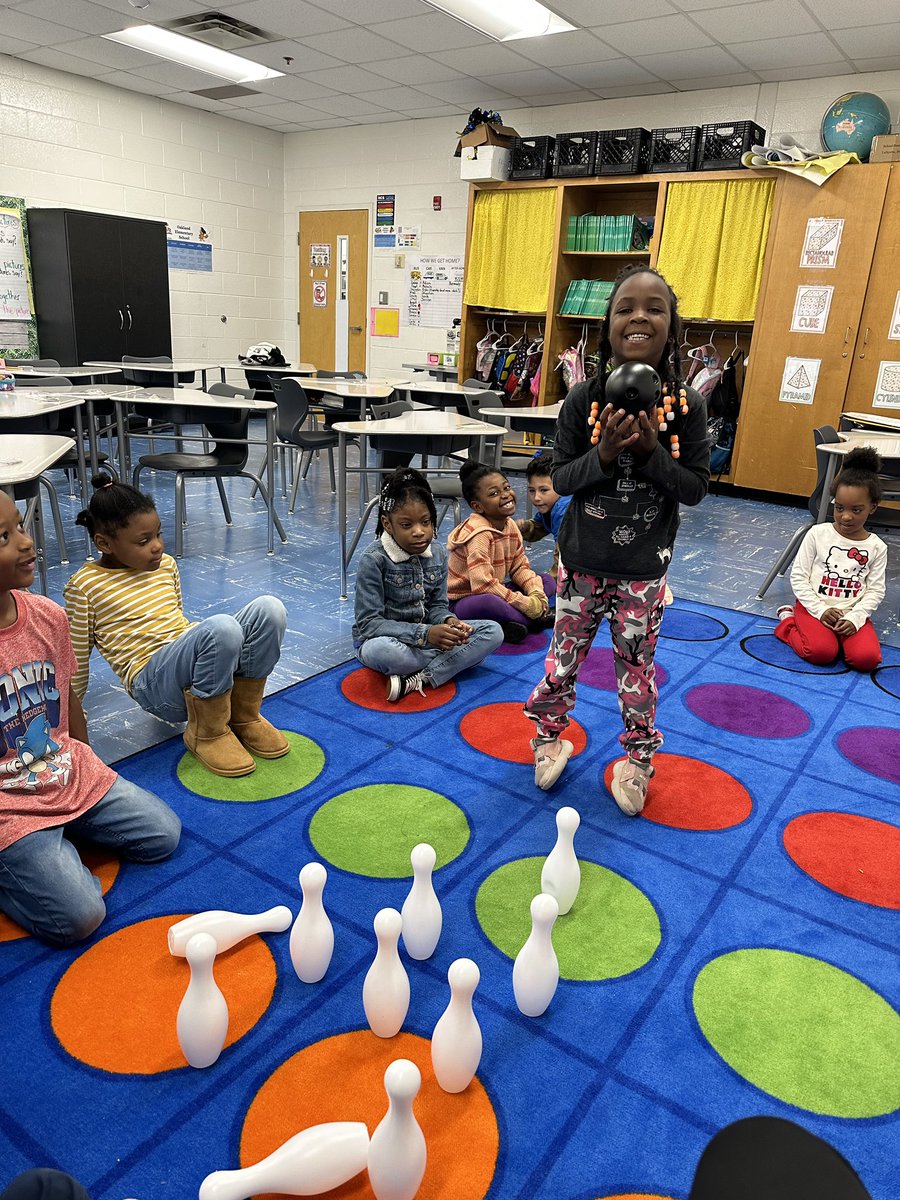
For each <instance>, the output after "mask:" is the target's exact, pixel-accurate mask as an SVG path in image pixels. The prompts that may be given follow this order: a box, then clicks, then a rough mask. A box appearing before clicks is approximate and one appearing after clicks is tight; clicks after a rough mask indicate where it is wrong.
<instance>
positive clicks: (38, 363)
mask: <svg viewBox="0 0 900 1200" xmlns="http://www.w3.org/2000/svg"><path fill="white" fill-rule="evenodd" d="M6 365H7V366H9V367H58V366H59V363H58V362H57V360H56V359H55V358H14V359H11V360H10V361H9V362H8V363H7V364H6ZM22 378H23V379H25V378H27V376H23V377H22ZM67 382H68V381H67ZM16 386H18V384H17V385H16Z"/></svg>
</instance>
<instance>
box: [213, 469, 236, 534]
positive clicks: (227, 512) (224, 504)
mask: <svg viewBox="0 0 900 1200" xmlns="http://www.w3.org/2000/svg"><path fill="white" fill-rule="evenodd" d="M216 487H217V488H218V489H219V499H220V500H221V502H222V512H223V513H224V514H225V524H226V525H233V524H234V522H233V521H232V519H231V509H230V508H229V507H228V497H227V496H226V495H225V484H224V483H223V481H222V477H221V475H217V476H216Z"/></svg>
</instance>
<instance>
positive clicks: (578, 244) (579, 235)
mask: <svg viewBox="0 0 900 1200" xmlns="http://www.w3.org/2000/svg"><path fill="white" fill-rule="evenodd" d="M584 233H585V218H584V217H583V216H581V217H578V219H577V221H576V232H575V249H576V250H583V249H584Z"/></svg>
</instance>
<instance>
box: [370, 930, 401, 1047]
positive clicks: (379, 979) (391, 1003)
mask: <svg viewBox="0 0 900 1200" xmlns="http://www.w3.org/2000/svg"><path fill="white" fill-rule="evenodd" d="M402 928H403V918H402V917H401V916H400V914H399V913H398V912H397V910H396V908H383V909H382V910H381V911H380V912H379V913H377V914H376V917H375V937H376V938H377V939H378V950H377V951H376V953H375V961H374V962H373V963H372V965H371V967H369V970H368V973H367V974H366V978H365V981H364V983H363V1008H364V1009H365V1010H366V1020H367V1021H368V1022H369V1025H370V1026H371V1029H372V1032H373V1033H377V1034H378V1036H379V1037H383V1038H389V1037H393V1036H394V1034H395V1033H399V1032H400V1027H401V1026H402V1024H403V1022H404V1021H405V1020H406V1013H407V1010H408V1009H409V976H408V975H407V974H406V971H405V969H404V967H403V963H402V962H401V961H400V954H399V952H398V950H397V942H398V940H399V938H400V930H401V929H402Z"/></svg>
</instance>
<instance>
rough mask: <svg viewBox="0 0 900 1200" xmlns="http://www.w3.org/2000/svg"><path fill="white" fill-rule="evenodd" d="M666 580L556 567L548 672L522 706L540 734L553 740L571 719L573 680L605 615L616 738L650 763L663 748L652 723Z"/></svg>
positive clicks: (631, 755) (627, 750) (638, 759)
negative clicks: (620, 728)
mask: <svg viewBox="0 0 900 1200" xmlns="http://www.w3.org/2000/svg"><path fill="white" fill-rule="evenodd" d="M665 588H666V581H665V578H662V579H651V580H649V581H640V580H633V579H632V580H629V579H598V578H597V577H596V576H595V575H585V574H583V573H582V572H580V571H566V569H565V568H564V567H563V566H562V564H560V568H559V580H558V582H557V589H556V624H555V626H554V628H553V638H552V640H551V642H550V649H549V651H548V653H547V659H546V663H545V667H546V671H547V673H546V675H545V676H544V678H543V679H542V680H541V682H540V683H539V684H538V685H537V687H536V688H535V689H534V691H533V692H532V694H531V696H530V697H529V699H528V701H527V703H526V705H525V715H526V716H527V717H530V718H531V720H532V721H534V722H535V723H536V725H537V734H536V736H537V737H538V738H543V739H545V740H548V741H550V740H552V739H554V738H558V737H559V736H560V734H561V733H562V732H563V730H564V729H565V728H566V726H567V725H568V724H569V717H568V713H569V711H570V709H571V708H573V707H574V704H575V683H576V681H577V679H578V672H579V670H580V668H581V664H582V662H583V661H584V659H585V656H586V655H587V652H588V651H589V650H590V648H591V643H592V642H593V640H594V637H595V635H596V633H597V628H598V626H599V624H600V621H601V619H602V618H603V617H606V618H607V620H608V621H609V629H610V634H611V635H612V644H613V652H614V654H615V667H616V683H617V690H618V695H619V709H620V711H621V713H622V719H623V721H624V722H625V732H624V733H623V734H621V735H620V737H619V740H620V741H621V743H622V745H623V746H624V747H625V752H626V754H628V755H629V756H630V757H631V758H634V759H636V760H637V761H638V762H642V763H649V761H650V759H651V758H652V757H653V754H654V752H655V751H656V750H658V749H659V747H660V746H661V745H662V741H663V738H662V734H661V733H660V732H659V730H658V729H657V728H656V727H655V724H654V719H655V717H656V696H657V693H656V668H655V667H654V665H653V659H654V655H655V653H656V641H657V637H658V636H659V626H660V623H661V621H662V615H663V608H664V604H663V598H664V595H665Z"/></svg>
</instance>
